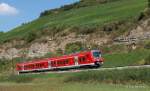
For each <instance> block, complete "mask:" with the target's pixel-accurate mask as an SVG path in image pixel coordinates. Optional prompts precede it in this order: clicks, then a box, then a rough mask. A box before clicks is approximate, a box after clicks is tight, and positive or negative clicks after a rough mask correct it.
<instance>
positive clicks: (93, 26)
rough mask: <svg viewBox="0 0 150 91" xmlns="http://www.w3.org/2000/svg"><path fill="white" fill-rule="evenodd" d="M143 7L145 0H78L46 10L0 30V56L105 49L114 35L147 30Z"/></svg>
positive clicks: (29, 55)
mask: <svg viewBox="0 0 150 91" xmlns="http://www.w3.org/2000/svg"><path fill="white" fill-rule="evenodd" d="M146 7H147V0H92V1H91V0H81V1H80V2H77V3H74V4H71V5H66V6H63V7H61V8H58V9H54V10H47V11H44V12H48V13H46V14H44V15H42V14H43V12H42V13H41V15H42V16H40V17H39V18H38V19H36V20H34V21H32V22H28V23H23V24H22V25H21V26H19V27H17V28H15V29H13V30H11V31H9V32H6V33H0V43H1V45H0V58H6V59H11V58H12V57H27V58H30V57H31V58H34V57H50V56H51V55H56V54H57V55H62V54H61V53H65V54H68V53H72V52H75V51H80V50H82V49H87V48H92V49H94V48H97V49H103V50H104V51H105V50H106V51H107V50H108V49H109V45H112V44H113V40H114V39H115V38H116V37H118V36H121V35H127V36H128V35H130V36H132V35H134V34H136V35H139V33H140V36H141V35H144V33H146V34H148V33H149V23H148V22H149V21H150V19H145V20H144V19H143V13H142V12H144V11H145V8H146ZM130 31H134V32H131V33H130ZM145 31H147V32H145ZM135 32H138V33H135ZM148 36H149V35H148ZM144 37H145V36H144ZM140 39H141V38H140ZM145 44H146V43H144V44H143V46H144V45H145ZM104 45H107V46H104ZM124 46H125V45H124ZM105 47H106V48H105ZM117 47H118V46H116V48H117ZM125 47H126V46H125ZM128 49H129V48H127V47H126V48H125V49H123V50H124V51H128ZM112 50H113V49H112ZM119 50H122V49H119ZM114 51H115V50H114ZM54 52H56V53H54ZM53 53H54V54H53ZM106 53H107V52H106Z"/></svg>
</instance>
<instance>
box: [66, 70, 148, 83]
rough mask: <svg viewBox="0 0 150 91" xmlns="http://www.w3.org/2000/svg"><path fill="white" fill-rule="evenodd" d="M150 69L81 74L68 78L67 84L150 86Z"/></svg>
mask: <svg viewBox="0 0 150 91" xmlns="http://www.w3.org/2000/svg"><path fill="white" fill-rule="evenodd" d="M149 76H150V69H149V68H142V69H123V70H104V71H89V72H80V73H77V74H76V75H72V76H70V77H68V78H67V79H66V80H65V81H66V82H89V81H91V82H100V83H102V82H106V83H115V84H120V83H122V84H128V83H147V84H150V79H149Z"/></svg>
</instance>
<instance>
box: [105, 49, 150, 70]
mask: <svg viewBox="0 0 150 91" xmlns="http://www.w3.org/2000/svg"><path fill="white" fill-rule="evenodd" d="M149 55H150V50H135V51H131V52H129V53H116V54H106V55H103V57H104V58H105V62H104V65H103V67H118V66H132V65H140V64H139V63H140V61H142V60H144V59H145V58H146V57H148V56H149Z"/></svg>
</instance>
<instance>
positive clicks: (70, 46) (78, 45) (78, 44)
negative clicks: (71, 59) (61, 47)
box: [65, 42, 83, 54]
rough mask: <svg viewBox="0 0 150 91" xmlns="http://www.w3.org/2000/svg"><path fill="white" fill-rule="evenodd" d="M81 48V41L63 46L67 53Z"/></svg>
mask: <svg viewBox="0 0 150 91" xmlns="http://www.w3.org/2000/svg"><path fill="white" fill-rule="evenodd" d="M82 48H83V46H82V43H81V42H75V43H69V44H67V45H66V47H65V52H66V53H67V54H68V53H69V54H70V53H75V52H78V51H81V50H82Z"/></svg>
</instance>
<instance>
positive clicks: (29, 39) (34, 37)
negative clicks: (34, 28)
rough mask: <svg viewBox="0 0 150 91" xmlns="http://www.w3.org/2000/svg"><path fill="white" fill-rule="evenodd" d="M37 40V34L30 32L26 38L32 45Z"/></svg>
mask: <svg viewBox="0 0 150 91" xmlns="http://www.w3.org/2000/svg"><path fill="white" fill-rule="evenodd" d="M36 38H37V35H36V33H34V32H30V33H29V34H28V35H27V36H26V37H25V40H26V42H27V43H30V42H32V41H33V40H35V39H36Z"/></svg>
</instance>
